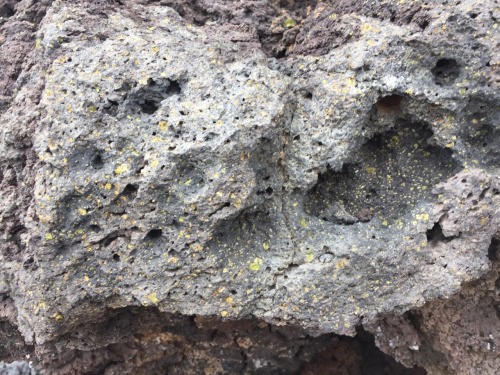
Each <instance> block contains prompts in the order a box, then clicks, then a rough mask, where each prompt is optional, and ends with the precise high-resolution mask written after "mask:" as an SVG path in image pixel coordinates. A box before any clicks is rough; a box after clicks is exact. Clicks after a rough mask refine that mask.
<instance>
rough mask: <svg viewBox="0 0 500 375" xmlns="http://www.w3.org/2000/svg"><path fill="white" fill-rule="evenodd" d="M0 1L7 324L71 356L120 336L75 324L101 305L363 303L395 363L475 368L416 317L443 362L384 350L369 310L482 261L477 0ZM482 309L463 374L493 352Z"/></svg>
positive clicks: (340, 322)
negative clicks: (477, 345) (1, 4)
mask: <svg viewBox="0 0 500 375" xmlns="http://www.w3.org/2000/svg"><path fill="white" fill-rule="evenodd" d="M9 4H10V3H9ZM13 4H14V3H13ZM6 6H8V7H10V9H12V11H14V14H11V13H12V12H7V13H8V14H7V13H5V15H3V16H2V17H3V18H2V19H1V20H2V21H1V22H0V27H1V34H0V48H1V49H3V50H4V51H10V50H13V49H14V48H18V49H20V48H23V50H22V53H21V52H20V53H21V56H22V57H19V58H18V59H17V60H16V59H15V58H10V57H9V59H10V60H8V61H7V60H5V59H7V57H4V56H2V57H1V59H4V60H5V61H4V60H2V61H4V62H5V64H6V66H7V69H6V70H5V72H10V71H12V72H14V71H15V73H2V74H3V75H2V76H0V81H1V86H0V90H1V91H0V95H1V98H0V99H1V102H0V111H1V112H0V113H1V120H0V126H1V128H0V130H1V140H0V167H1V169H0V170H1V174H0V176H1V179H0V182H1V184H0V198H1V202H2V203H1V206H0V218H1V221H0V231H1V234H2V236H1V239H0V250H1V252H0V298H1V301H3V302H2V305H0V323H1V324H2V328H1V330H0V332H10V334H9V337H12V339H9V340H6V341H5V342H6V344H4V346H5V347H8V346H9V345H10V347H15V348H16V350H17V352H18V353H23V354H25V353H31V352H33V351H35V352H36V354H37V356H38V358H40V359H41V360H42V362H44V363H45V364H44V366H45V367H46V368H48V369H50V368H53V369H55V368H56V367H57V366H60V365H61V364H60V363H59V364H57V365H56V364H55V363H56V362H54V361H52V360H49V359H47V358H50V356H51V355H54V353H65V354H64V355H63V354H60V355H61V358H64V359H62V360H61V361H63V362H64V361H66V362H65V366H67V367H58V368H59V370H58V371H59V373H84V372H83V370H82V368H83V364H81V363H80V364H78V360H77V359H78V358H80V359H81V358H83V357H81V356H85V355H86V354H85V353H87V354H88V353H90V352H92V351H96V350H99V349H100V348H104V347H107V346H109V345H120V344H123V343H125V342H131V341H130V340H131V339H130V338H126V337H127V334H128V333H126V332H123V334H118V333H117V334H113V333H111V332H110V331H109V330H108V328H107V327H104V326H103V327H101V328H102V334H101V333H100V332H93V329H92V327H95V325H96V324H98V323H99V322H102V321H110V319H111V318H112V319H111V321H112V322H114V323H113V324H115V323H116V321H115V320H113V319H115V317H116V316H121V315H120V314H122V313H123V314H127V312H130V313H131V314H136V316H143V317H147V316H149V314H151V319H152V320H153V321H155V322H158V323H155V324H158V325H161V324H160V323H159V322H161V321H162V320H168V319H171V318H172V317H180V318H179V319H180V323H179V325H180V326H182V325H186V324H188V323H187V322H186V321H184V320H182V317H188V316H196V317H197V318H200V319H205V318H209V319H213V321H222V323H221V322H219V323H214V324H224V323H225V322H226V321H235V322H238V321H245V319H248V318H250V317H252V318H255V319H260V320H262V321H263V322H266V323H269V324H272V325H274V326H291V327H294V329H298V330H303V331H301V332H304V333H303V334H304V335H306V334H307V335H312V336H319V335H323V336H321V337H323V338H324V337H326V336H325V335H330V334H336V335H347V336H354V335H356V333H357V327H358V331H359V327H360V326H362V325H364V326H366V327H368V330H371V331H372V332H373V333H374V334H375V337H376V342H377V344H378V345H379V346H380V347H381V349H382V350H383V351H385V352H387V353H389V354H391V355H393V356H394V357H395V358H396V359H397V360H399V361H401V362H402V363H403V364H405V365H408V366H413V365H419V366H422V367H424V368H425V369H426V370H427V371H428V372H429V373H436V374H438V373H457V374H460V373H466V372H469V373H473V372H471V371H472V370H471V368H476V367H477V366H478V365H477V363H478V361H479V360H477V359H475V357H474V359H471V360H470V361H463V363H462V362H461V361H460V360H459V359H457V358H458V357H457V356H456V353H461V354H462V353H465V351H460V350H458V349H457V350H455V351H454V352H453V353H454V354H453V353H451V354H450V353H448V351H453V350H451V349H449V348H447V349H443V348H441V347H439V345H441V344H442V341H439V340H438V339H436V340H429V342H428V343H427V344H426V345H427V346H428V347H429V348H431V347H432V350H434V351H438V352H440V353H445V354H443V355H444V356H445V357H446V358H447V364H446V365H441V364H439V365H438V364H436V362H439V361H440V359H439V358H438V357H439V356H437V357H436V358H438V359H436V360H434V361H433V360H432V359H428V358H424V357H419V355H418V354H415V355H414V356H411V359H408V358H409V357H408V355H407V354H401V353H399V352H398V353H395V352H394V350H395V349H394V348H393V347H392V346H391V345H388V344H387V345H386V343H387V342H388V341H387V340H390V339H391V337H392V336H391V332H392V331H391V330H389V333H387V335H385V333H382V334H380V332H378V331H377V327H378V326H377V324H382V323H380V322H381V321H382V320H381V319H388V321H390V322H392V321H393V320H395V321H396V322H397V323H384V324H388V325H389V326H391V327H392V326H397V327H399V326H405V327H406V326H407V325H408V324H409V323H408V319H409V318H407V316H406V315H403V314H405V313H406V312H408V311H412V314H417V315H418V314H421V315H422V316H424V317H425V316H427V315H426V314H427V311H431V310H433V309H437V311H442V309H445V308H444V307H441V305H442V304H446V303H448V302H442V301H445V300H447V299H449V298H452V299H451V300H450V301H452V300H453V298H457V297H452V296H454V295H456V293H466V292H465V291H469V292H467V293H469V294H468V295H471V297H470V298H471V299H470V300H471V301H472V300H473V297H472V296H473V295H474V293H476V292H475V291H476V289H478V288H476V289H474V288H473V287H470V285H473V282H474V280H477V279H480V278H481V277H484V278H487V279H488V280H494V279H495V276H494V274H495V272H496V275H498V269H497V268H495V266H494V264H495V262H498V260H496V258H495V257H493V256H491V252H492V250H491V249H492V247H493V246H494V245H492V243H493V244H495V243H496V242H495V241H498V238H499V237H500V215H499V211H500V205H499V199H500V198H499V191H500V178H499V174H498V172H499V168H500V151H499V150H500V147H499V146H500V130H499V127H500V122H499V110H498V104H499V91H498V73H497V71H498V63H499V60H498V51H497V49H498V42H499V39H498V31H497V30H498V18H499V16H500V15H499V14H498V12H499V11H498V9H499V8H498V4H497V2H496V1H493V0H491V1H485V2H481V3H478V2H475V1H435V2H432V3H428V2H423V1H400V2H398V3H397V4H396V3H393V2H390V3H387V2H383V1H380V2H364V1H349V2H342V1H338V2H315V1H282V2H278V1H271V0H269V1H264V0H259V1H248V2H245V3H237V2H230V1H225V0H221V1H215V2H214V1H205V0H203V1H202V0H200V1H159V2H151V3H149V2H147V1H120V2H114V3H112V4H111V3H108V2H94V1H87V2H84V1H80V2H73V1H71V2H70V1H54V2H50V1H47V2H39V3H37V2H33V1H31V2H30V1H27V0H23V1H21V2H18V3H15V4H14V5H6ZM2 9H3V8H2ZM9 14H10V16H9ZM0 15H1V13H0ZM13 30H24V31H23V33H24V34H23V33H21V34H19V35H20V37H21V36H22V37H24V38H25V39H26V41H27V42H26V45H23V44H19V43H17V42H16V41H15V40H12V38H13V35H14V32H15V31H13ZM5 56H7V54H5ZM12 56H15V55H12ZM21 61H24V63H23V65H22V66H21V68H19V65H20V62H21ZM495 270H496V271H495ZM492 273H493V274H492ZM492 275H493V276H492ZM464 283H467V284H466V285H467V286H466V287H463V285H464ZM471 283H472V284H471ZM490 284H491V283H490ZM491 285H494V282H493V284H491ZM463 288H466V289H463ZM471 288H472V289H471ZM492 288H497V289H498V285H497V286H494V287H493V286H492ZM484 294H485V293H483V292H481V291H478V292H477V295H478V296H483V295H484ZM477 298H479V297H477ZM495 298H496V302H495V301H494V300H495ZM490 299H491V300H488V301H489V302H486V304H487V305H488V306H492V305H494V304H495V303H497V304H498V291H497V292H496V295H492V296H491V297H490ZM490 302H491V303H490ZM457 304H458V305H459V306H458V305H457V306H458V307H456V308H457V309H459V310H460V309H466V308H467V306H465V305H460V302H457ZM422 306H424V307H422ZM453 306H456V305H453ZM453 308H455V307H453ZM453 308H451V309H453ZM445 310H446V309H445ZM416 311H418V313H416ZM460 311H462V310H460ZM428 314H431V313H430V312H429V313H428ZM462 315H464V316H465V315H467V314H462ZM429 316H430V315H429ZM497 318H498V317H497ZM117 319H118V318H117ZM172 319H173V318H172ZM391 319H392V320H391ZM422 319H424V320H425V318H422ZM464 319H465V318H464ZM118 320H119V319H118ZM428 320H429V321H430V320H432V319H431V318H430V317H429V318H428ZM425 321H426V322H427V320H425ZM125 322H126V323H124V324H125V326H128V327H134V328H133V329H132V328H130V331H131V332H132V331H134V330H135V331H134V332H136V333H137V334H139V333H141V332H142V334H144V332H143V331H141V330H142V329H146V328H145V326H143V325H142V323H141V324H139V323H137V324H136V325H134V324H135V323H133V322H132V321H131V320H130V318H127V319H125ZM384 322H385V321H384ZM491 322H492V323H491V324H492V325H493V328H492V332H493V333H491V335H493V339H490V340H492V342H493V343H494V344H491V343H490V344H491V345H490V347H489V348H488V349H487V353H488V354H487V355H486V357H484V358H485V362H484V363H485V365H484V367H481V372H477V373H482V374H489V373H491V374H493V373H495V372H496V371H495V367H496V364H497V363H496V362H495V360H494V359H492V358H493V356H494V354H498V350H499V349H498V344H496V342H497V341H498V337H497V336H498V334H499V333H498V332H500V324H499V321H498V319H493V318H492V320H491ZM110 324H111V323H110ZM433 324H434V323H433ZM435 324H437V325H440V327H443V324H444V323H442V322H439V321H438V322H437V323H435ZM471 325H473V324H472V323H471ZM424 326H425V327H424ZM422 327H423V328H412V329H414V330H415V329H417V331H419V330H421V331H422V332H426V331H425V330H429V329H432V328H429V327H432V324H431V323H428V324H427V323H426V324H424V325H423V326H422ZM198 328H200V327H199V324H198ZM148 329H149V330H152V328H151V327H149V328H147V329H146V330H148ZM471 329H472V331H474V328H471ZM118 331H119V330H118ZM396 331H397V330H396ZM403 331H405V330H404V329H403ZM406 331H408V332H410V331H411V330H410V329H408V330H406ZM406 331H405V332H406ZM148 332H149V331H148ZM169 332H170V331H169ZM377 332H378V333H377ZM382 332H385V331H382ZM412 332H413V331H412ZM419 332H420V331H419ZM467 332H468V331H467V330H466V329H465V331H460V335H462V336H466V335H467ZM412 335H413V334H412V333H408V337H406V338H405V340H406V341H405V340H403V341H405V343H406V342H410V341H411V340H412V339H413V338H414V336H412ZM249 336H251V335H250V334H249ZM417 336H418V335H417ZM417 336H415V337H417ZM462 336H460V337H462ZM148 337H150V336H148ZM297 337H298V336H293V338H292V336H290V338H289V339H290V340H291V341H293V340H296V339H297ZM150 338H151V337H150ZM158 340H160V338H158ZM415 340H416V339H415ZM457 340H460V338H457ZM160 341H161V340H160ZM438 342H439V343H441V344H439V345H438ZM488 342H489V341H488ZM186 345H187V344H186ZM190 345H191V344H190ZM404 345H406V344H404ZM404 345H403V346H404ZM415 345H418V346H419V347H420V345H422V344H421V343H419V344H417V343H413V341H412V343H411V344H409V347H414V346H415ZM442 345H445V344H442ZM464 345H465V343H464ZM243 346H244V345H243ZM243 346H242V345H240V347H243ZM406 346H408V345H406ZM189 347H190V348H191V346H189ZM391 348H392V349H391ZM0 349H3V348H2V346H1V344H0ZM64 350H66V351H64ZM320 350H323V347H321V348H319V346H318V350H317V351H320ZM410 350H413V349H410ZM429 350H430V349H429ZM478 350H479V349H478ZM481 350H482V349H481ZM4 351H5V352H6V353H7V352H10V350H4ZM4 351H3V350H0V353H3V352H4ZM69 351H73V352H72V353H73V354H71V355H70V354H68V353H69ZM413 351H415V350H413ZM106 353H107V352H106ZM405 353H406V352H405ZM412 353H413V352H412ZM2 355H3V357H0V358H4V359H6V360H11V359H14V358H19V355H18V354H2ZM103 355H104V354H103ZM107 355H108V354H105V355H104V356H107ZM144 355H145V356H146V359H144V360H143V361H142V362H141V363H145V362H148V361H153V362H154V361H157V362H158V361H159V362H158V363H160V362H161V361H160V360H159V358H162V355H163V356H165V355H166V354H162V355H161V354H155V355H152V357H151V358H149V359H147V355H146V354H144ZM211 355H212V356H213V358H217V355H215V354H211ZM422 355H423V354H422ZM464 355H468V354H464ZM79 356H80V357H79ZM153 357H154V358H153ZM209 357H210V356H209ZM292 357H293V356H292ZM106 358H108V357H106ZM311 358H312V357H311ZM471 358H472V357H471ZM108 359H109V358H108ZM121 360H122V361H125V362H127V363H129V362H130V363H129V364H128V365H126V366H128V367H126V366H125V365H124V366H125V367H126V369H127V370H126V371H132V370H131V369H133V368H134V366H136V367H140V366H142V365H137V364H136V365H133V364H131V363H132V360H131V359H130V358H129V359H124V358H121ZM82 361H83V360H82ZM85 361H86V362H85ZM85 361H84V362H85V363H87V364H86V365H85V366H87V365H89V364H88V363H92V361H91V360H89V359H88V358H87V359H86V360H85ZM94 362H95V363H98V361H97V360H96V361H94ZM82 363H83V362H82ZM103 363H104V362H103ZM101 365H102V364H101ZM101 365H99V366H101ZM51 366H52V367H51ZM54 366H55V367H54ZM61 366H62V365H61ZM89 366H90V365H89ZM96 366H97V365H96ZM193 366H194V365H193ZM214 366H215V365H214ZM297 366H298V365H297ZM488 366H489V367H488ZM216 367H217V366H215V367H213V368H216ZM278 367H279V366H278ZM96 368H97V367H95V368H94V370H95V369H96ZM141 368H142V367H141ZM144 368H145V367H144ZM263 368H264V367H263ZM263 368H261V370H260V371H264V370H263ZM444 369H445V370H444ZM94 370H92V371H94ZM247 370H248V371H250V372H251V371H257V370H258V368H257V367H255V368H253V370H252V368H251V367H248V368H247ZM54 371H55V370H54ZM95 371H97V370H95ZM108 371H109V373H120V372H119V371H125V369H124V368H122V369H121V370H117V369H114V370H108ZM113 371H115V372H113ZM144 371H146V370H144ZM214 371H215V372H214V373H217V371H216V370H214ZM221 371H222V372H231V371H233V370H228V369H226V368H225V367H224V366H222V370H221ZM234 371H236V372H238V371H241V369H240V370H234ZM269 371H270V370H269ZM290 371H295V370H292V369H290ZM440 371H441V372H440ZM446 371H447V372H446ZM477 371H479V370H477ZM123 373H125V372H123ZM195 373H196V371H195Z"/></svg>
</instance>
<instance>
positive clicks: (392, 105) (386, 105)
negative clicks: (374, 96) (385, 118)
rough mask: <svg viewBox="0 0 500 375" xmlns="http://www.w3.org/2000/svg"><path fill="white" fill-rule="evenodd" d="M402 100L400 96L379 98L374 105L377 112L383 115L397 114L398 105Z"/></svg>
mask: <svg viewBox="0 0 500 375" xmlns="http://www.w3.org/2000/svg"><path fill="white" fill-rule="evenodd" d="M402 100H403V96H401V95H388V96H384V97H383V98H380V99H379V100H378V101H377V103H376V104H375V105H376V107H377V110H379V111H381V112H385V113H399V112H401V108H400V104H401V101H402Z"/></svg>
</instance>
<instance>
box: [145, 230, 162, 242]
mask: <svg viewBox="0 0 500 375" xmlns="http://www.w3.org/2000/svg"><path fill="white" fill-rule="evenodd" d="M162 234H163V231H162V230H161V229H151V230H150V231H149V232H148V234H147V235H146V239H148V240H157V239H159V238H161V236H162Z"/></svg>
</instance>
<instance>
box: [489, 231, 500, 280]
mask: <svg viewBox="0 0 500 375" xmlns="http://www.w3.org/2000/svg"><path fill="white" fill-rule="evenodd" d="M488 259H489V260H491V261H492V262H494V261H497V260H500V240H499V239H498V238H495V237H493V238H492V239H491V243H490V246H489V247H488ZM499 289H500V288H499Z"/></svg>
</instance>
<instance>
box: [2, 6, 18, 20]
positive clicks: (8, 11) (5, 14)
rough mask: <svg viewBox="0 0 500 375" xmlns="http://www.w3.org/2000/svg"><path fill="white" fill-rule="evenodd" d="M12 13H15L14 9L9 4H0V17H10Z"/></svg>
mask: <svg viewBox="0 0 500 375" xmlns="http://www.w3.org/2000/svg"><path fill="white" fill-rule="evenodd" d="M14 14H16V11H15V10H14V8H13V7H12V5H11V4H2V5H0V17H4V18H10V17H12V16H13V15H14Z"/></svg>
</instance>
